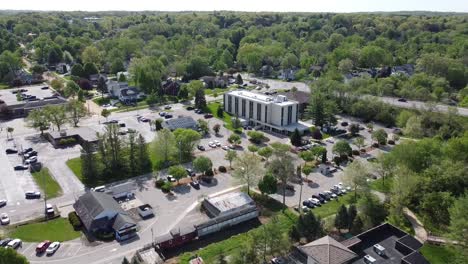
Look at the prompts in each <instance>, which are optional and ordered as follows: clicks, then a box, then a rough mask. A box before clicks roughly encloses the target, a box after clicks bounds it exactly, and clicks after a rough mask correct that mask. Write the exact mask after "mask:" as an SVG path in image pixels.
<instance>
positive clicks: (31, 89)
mask: <svg viewBox="0 0 468 264" xmlns="http://www.w3.org/2000/svg"><path fill="white" fill-rule="evenodd" d="M46 86H47V84H41V85H34V86H22V87H19V88H12V89H4V90H0V99H1V100H3V101H4V102H5V104H6V105H8V106H12V105H19V104H24V103H25V102H26V101H18V99H17V98H16V94H17V93H13V92H16V91H17V92H19V91H20V90H21V91H23V92H22V93H23V94H28V95H32V96H36V98H37V99H39V100H41V99H44V98H51V97H52V96H54V93H55V92H54V90H52V89H50V88H48V89H41V88H42V87H46Z"/></svg>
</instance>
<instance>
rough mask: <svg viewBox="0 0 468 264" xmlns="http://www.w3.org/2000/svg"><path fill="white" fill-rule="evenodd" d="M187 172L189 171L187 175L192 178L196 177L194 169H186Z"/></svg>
mask: <svg viewBox="0 0 468 264" xmlns="http://www.w3.org/2000/svg"><path fill="white" fill-rule="evenodd" d="M186 171H187V174H188V175H189V176H190V177H193V176H195V172H194V171H193V170H192V169H186Z"/></svg>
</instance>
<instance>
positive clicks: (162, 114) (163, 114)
mask: <svg viewBox="0 0 468 264" xmlns="http://www.w3.org/2000/svg"><path fill="white" fill-rule="evenodd" d="M166 114H167V113H166V112H159V116H165V115H166Z"/></svg>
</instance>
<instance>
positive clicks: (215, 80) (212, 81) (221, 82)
mask: <svg viewBox="0 0 468 264" xmlns="http://www.w3.org/2000/svg"><path fill="white" fill-rule="evenodd" d="M200 81H202V82H203V85H204V86H205V88H208V89H212V88H226V87H227V86H228V85H229V78H228V77H227V76H203V77H201V78H200Z"/></svg>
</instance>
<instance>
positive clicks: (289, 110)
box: [288, 105, 292, 125]
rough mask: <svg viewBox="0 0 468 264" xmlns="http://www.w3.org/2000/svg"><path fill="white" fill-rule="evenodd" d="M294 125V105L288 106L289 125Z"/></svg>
mask: <svg viewBox="0 0 468 264" xmlns="http://www.w3.org/2000/svg"><path fill="white" fill-rule="evenodd" d="M291 123H292V105H290V106H288V125H289V124H291Z"/></svg>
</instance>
